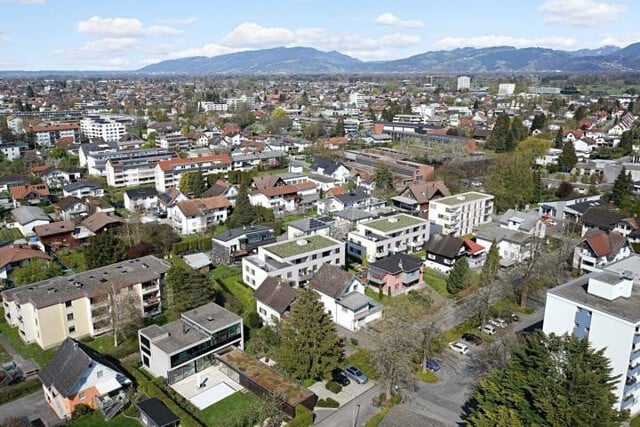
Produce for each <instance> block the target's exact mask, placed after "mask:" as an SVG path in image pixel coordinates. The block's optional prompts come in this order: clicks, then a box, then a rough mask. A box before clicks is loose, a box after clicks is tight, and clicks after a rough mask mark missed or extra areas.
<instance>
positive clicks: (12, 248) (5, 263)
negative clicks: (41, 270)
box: [0, 245, 51, 280]
mask: <svg viewBox="0 0 640 427" xmlns="http://www.w3.org/2000/svg"><path fill="white" fill-rule="evenodd" d="M34 259H41V260H45V261H50V260H51V257H50V256H49V255H47V254H45V253H44V252H42V251H41V250H38V249H33V248H31V247H30V246H27V245H6V246H2V247H0V279H5V280H6V279H8V278H9V277H10V276H11V271H12V270H14V269H16V268H18V267H22V266H24V265H27V264H29V263H30V262H31V261H32V260H34Z"/></svg>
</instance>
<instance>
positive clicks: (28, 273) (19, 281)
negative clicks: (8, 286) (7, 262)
mask: <svg viewBox="0 0 640 427" xmlns="http://www.w3.org/2000/svg"><path fill="white" fill-rule="evenodd" d="M60 275H62V268H60V266H59V265H58V264H57V263H55V262H53V261H52V262H46V261H43V260H41V259H38V258H34V259H32V260H31V261H30V262H29V264H27V265H23V266H21V267H18V268H16V269H15V270H13V271H12V272H11V279H12V280H13V282H14V283H15V284H16V285H18V286H22V285H26V284H28V283H33V282H39V281H40V280H46V279H50V278H52V277H56V276H60Z"/></svg>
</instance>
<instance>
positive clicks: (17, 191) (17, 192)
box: [9, 184, 50, 200]
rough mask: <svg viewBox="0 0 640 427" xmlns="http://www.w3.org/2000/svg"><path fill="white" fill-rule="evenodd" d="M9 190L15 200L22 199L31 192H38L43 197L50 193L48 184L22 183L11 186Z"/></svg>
mask: <svg viewBox="0 0 640 427" xmlns="http://www.w3.org/2000/svg"><path fill="white" fill-rule="evenodd" d="M9 192H10V193H11V198H12V199H14V200H22V199H24V198H25V197H26V196H27V195H28V194H31V193H36V194H38V195H39V196H41V197H42V196H48V195H49V194H50V193H49V187H47V184H35V185H21V186H19V187H13V188H11V189H10V190H9Z"/></svg>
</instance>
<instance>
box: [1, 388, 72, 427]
mask: <svg viewBox="0 0 640 427" xmlns="http://www.w3.org/2000/svg"><path fill="white" fill-rule="evenodd" d="M11 417H17V418H22V417H27V418H28V419H29V421H33V420H35V419H38V418H40V419H41V420H42V421H43V422H44V424H45V425H47V426H59V425H62V424H63V422H62V420H60V418H58V416H57V415H56V413H55V412H53V409H51V408H50V407H49V404H48V403H47V401H46V400H45V399H44V394H42V391H37V392H35V393H32V394H29V395H27V396H24V397H21V398H20V399H17V400H13V401H11V402H8V403H5V404H4V405H0V423H1V422H4V420H6V419H7V418H11Z"/></svg>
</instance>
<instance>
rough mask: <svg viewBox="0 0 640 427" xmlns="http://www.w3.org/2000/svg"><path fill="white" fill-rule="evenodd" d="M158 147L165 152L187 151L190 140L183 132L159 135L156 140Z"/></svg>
mask: <svg viewBox="0 0 640 427" xmlns="http://www.w3.org/2000/svg"><path fill="white" fill-rule="evenodd" d="M156 145H157V146H158V147H160V148H164V149H165V150H174V151H176V150H177V151H186V150H188V149H189V139H188V138H187V137H186V136H184V135H182V133H181V132H172V133H167V134H163V135H159V136H158V137H157V138H156Z"/></svg>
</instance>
